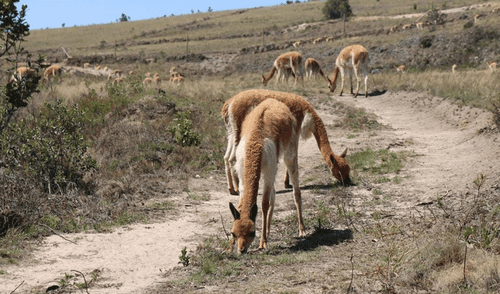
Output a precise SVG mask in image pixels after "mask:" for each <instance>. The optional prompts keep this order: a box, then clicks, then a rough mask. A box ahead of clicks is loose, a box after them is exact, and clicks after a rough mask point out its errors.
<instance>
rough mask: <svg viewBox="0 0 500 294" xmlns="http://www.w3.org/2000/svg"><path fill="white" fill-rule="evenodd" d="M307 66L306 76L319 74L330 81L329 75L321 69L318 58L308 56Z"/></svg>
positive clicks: (310, 76)
mask: <svg viewBox="0 0 500 294" xmlns="http://www.w3.org/2000/svg"><path fill="white" fill-rule="evenodd" d="M305 68H306V78H307V77H309V78H312V77H313V75H317V74H319V75H320V76H322V77H323V78H324V79H325V80H327V81H328V83H330V79H328V77H327V76H325V74H324V73H323V71H322V70H321V67H320V66H319V63H318V61H316V59H314V58H308V59H307V60H306V63H305Z"/></svg>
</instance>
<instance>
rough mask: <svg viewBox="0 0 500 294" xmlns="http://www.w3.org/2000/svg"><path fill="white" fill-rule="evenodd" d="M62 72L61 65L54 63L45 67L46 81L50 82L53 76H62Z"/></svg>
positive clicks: (44, 76)
mask: <svg viewBox="0 0 500 294" xmlns="http://www.w3.org/2000/svg"><path fill="white" fill-rule="evenodd" d="M61 73H62V68H61V67H60V66H59V65H57V64H54V65H51V66H49V67H47V68H46V69H45V71H44V72H43V79H44V81H45V82H48V81H50V79H51V78H57V77H61Z"/></svg>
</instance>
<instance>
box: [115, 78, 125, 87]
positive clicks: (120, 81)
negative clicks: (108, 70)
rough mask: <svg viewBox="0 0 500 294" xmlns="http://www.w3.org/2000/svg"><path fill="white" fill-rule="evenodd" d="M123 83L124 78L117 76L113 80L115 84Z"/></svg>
mask: <svg viewBox="0 0 500 294" xmlns="http://www.w3.org/2000/svg"><path fill="white" fill-rule="evenodd" d="M118 84H123V78H116V79H114V80H113V85H118Z"/></svg>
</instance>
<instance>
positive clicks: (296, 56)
mask: <svg viewBox="0 0 500 294" xmlns="http://www.w3.org/2000/svg"><path fill="white" fill-rule="evenodd" d="M287 68H290V69H291V70H292V72H293V74H294V76H295V85H296V84H297V80H298V79H299V77H300V78H302V81H303V80H304V74H303V71H304V70H303V65H302V54H300V53H298V52H287V53H284V54H281V55H280V56H278V58H276V60H275V61H274V64H273V68H272V70H271V72H270V73H269V74H268V75H267V76H264V75H263V76H262V83H263V84H264V86H266V85H267V82H268V81H269V80H270V79H271V78H272V77H273V75H274V73H275V72H276V71H278V74H277V78H276V84H277V83H278V81H279V79H280V77H281V76H282V75H283V74H285V71H286V70H287Z"/></svg>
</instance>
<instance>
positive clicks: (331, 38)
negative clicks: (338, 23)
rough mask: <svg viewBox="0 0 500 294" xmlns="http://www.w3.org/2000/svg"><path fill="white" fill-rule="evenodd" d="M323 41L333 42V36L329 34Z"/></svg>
mask: <svg viewBox="0 0 500 294" xmlns="http://www.w3.org/2000/svg"><path fill="white" fill-rule="evenodd" d="M325 42H333V36H330V37H328V38H326V39H325Z"/></svg>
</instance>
